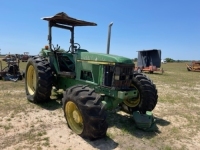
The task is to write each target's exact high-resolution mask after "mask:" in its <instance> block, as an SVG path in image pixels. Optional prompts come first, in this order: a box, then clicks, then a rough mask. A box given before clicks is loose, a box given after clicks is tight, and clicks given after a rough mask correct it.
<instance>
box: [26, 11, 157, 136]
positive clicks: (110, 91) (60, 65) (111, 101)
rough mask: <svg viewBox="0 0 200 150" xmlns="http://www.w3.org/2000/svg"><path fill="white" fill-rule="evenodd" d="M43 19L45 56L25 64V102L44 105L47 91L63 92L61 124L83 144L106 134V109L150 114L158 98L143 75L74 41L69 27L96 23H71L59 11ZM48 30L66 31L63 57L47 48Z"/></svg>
mask: <svg viewBox="0 0 200 150" xmlns="http://www.w3.org/2000/svg"><path fill="white" fill-rule="evenodd" d="M43 20H46V21H48V26H49V35H48V41H49V45H48V46H46V47H45V48H46V50H44V53H45V56H34V57H31V58H29V60H28V62H27V65H26V70H25V90H26V95H27V99H28V100H29V101H31V102H33V103H42V102H48V101H49V100H50V96H51V90H52V87H55V88H56V89H63V90H64V92H63V97H62V104H63V111H64V116H65V118H66V121H67V125H68V126H69V128H70V129H71V130H72V131H73V132H75V133H76V134H78V135H80V136H81V137H83V138H88V139H98V138H102V137H104V136H105V135H106V131H107V128H108V124H107V122H106V115H107V111H108V110H113V109H115V108H119V107H120V108H121V109H122V110H124V111H126V112H128V113H130V114H132V113H133V112H135V111H138V112H140V113H141V114H145V113H146V112H147V111H152V110H153V109H154V107H155V106H156V104H157V99H158V96H157V90H156V87H155V85H154V84H153V83H152V81H151V80H150V79H149V78H148V77H147V76H146V75H144V74H141V73H137V72H134V71H133V70H134V67H135V66H134V63H133V61H132V60H131V59H128V58H125V57H121V56H116V55H111V54H109V53H107V54H103V53H93V52H88V50H85V49H82V48H81V47H80V45H79V44H78V43H75V42H74V27H76V26H96V25H97V24H96V23H93V22H87V21H83V20H77V19H75V18H72V17H69V16H68V15H67V14H66V13H63V12H61V13H58V14H56V15H55V16H53V17H45V18H43ZM52 27H58V28H62V29H67V30H69V31H70V32H71V39H70V47H69V50H68V51H67V52H60V51H59V48H60V47H59V46H58V45H57V46H56V47H54V46H53V44H52ZM107 51H108V50H107Z"/></svg>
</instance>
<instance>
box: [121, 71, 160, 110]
mask: <svg viewBox="0 0 200 150" xmlns="http://www.w3.org/2000/svg"><path fill="white" fill-rule="evenodd" d="M131 87H132V88H135V89H137V90H138V97H137V98H136V99H131V100H124V102H123V103H122V109H123V110H125V111H126V112H128V113H133V111H140V112H141V113H146V111H152V110H153V109H154V108H155V106H156V104H157V100H158V95H157V89H156V87H155V85H154V84H153V82H152V81H151V80H150V79H149V78H148V77H147V76H146V75H144V74H142V73H134V77H133V80H132V84H131Z"/></svg>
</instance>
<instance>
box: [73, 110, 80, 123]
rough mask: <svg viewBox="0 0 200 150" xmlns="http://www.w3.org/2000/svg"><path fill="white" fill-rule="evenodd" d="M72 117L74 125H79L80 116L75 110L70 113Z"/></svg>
mask: <svg viewBox="0 0 200 150" xmlns="http://www.w3.org/2000/svg"><path fill="white" fill-rule="evenodd" d="M72 115H73V118H74V121H75V122H76V123H81V118H80V115H79V113H78V112H77V111H76V110H74V111H73V112H72Z"/></svg>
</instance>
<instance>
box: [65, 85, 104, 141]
mask: <svg viewBox="0 0 200 150" xmlns="http://www.w3.org/2000/svg"><path fill="white" fill-rule="evenodd" d="M62 103H63V110H64V116H65V118H66V120H67V124H68V126H69V128H71V129H72V131H73V132H75V133H76V134H78V135H80V136H81V137H83V138H88V139H90V140H95V139H98V138H102V137H104V136H105V135H106V131H107V128H108V124H107V122H106V111H105V108H104V105H103V104H102V102H101V96H100V95H99V94H97V93H95V91H94V90H93V89H91V88H89V87H87V86H83V85H76V86H73V87H70V88H68V89H67V90H66V91H65V92H64V94H63V99H62Z"/></svg>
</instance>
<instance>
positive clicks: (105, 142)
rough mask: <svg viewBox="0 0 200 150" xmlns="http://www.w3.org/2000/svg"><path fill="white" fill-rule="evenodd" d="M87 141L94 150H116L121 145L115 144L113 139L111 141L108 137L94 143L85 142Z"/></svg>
mask: <svg viewBox="0 0 200 150" xmlns="http://www.w3.org/2000/svg"><path fill="white" fill-rule="evenodd" d="M85 141H86V142H87V143H89V144H90V145H91V146H93V147H94V148H97V149H99V150H111V149H115V148H116V147H117V146H118V145H119V144H118V143H117V142H115V141H114V140H113V139H111V138H110V137H108V136H106V137H104V138H101V139H97V140H94V141H90V140H85Z"/></svg>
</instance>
